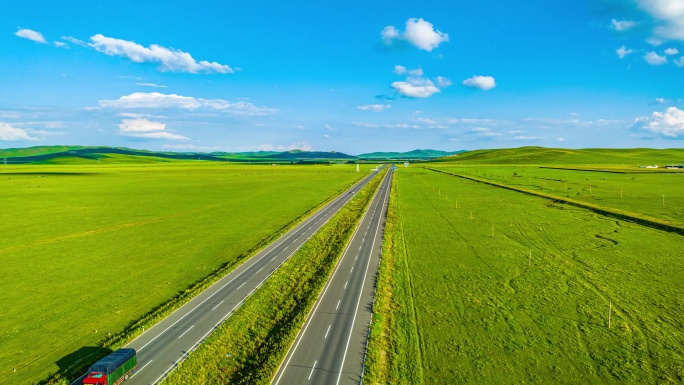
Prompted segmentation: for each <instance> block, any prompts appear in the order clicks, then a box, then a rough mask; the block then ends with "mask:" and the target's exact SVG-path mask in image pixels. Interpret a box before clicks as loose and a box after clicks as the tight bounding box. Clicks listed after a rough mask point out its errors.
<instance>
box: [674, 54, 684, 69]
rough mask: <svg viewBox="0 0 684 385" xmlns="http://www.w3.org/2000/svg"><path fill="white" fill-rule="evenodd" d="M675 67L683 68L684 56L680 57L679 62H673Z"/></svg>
mask: <svg viewBox="0 0 684 385" xmlns="http://www.w3.org/2000/svg"><path fill="white" fill-rule="evenodd" d="M674 63H675V65H676V66H677V67H684V56H682V57H680V58H679V60H675V61H674Z"/></svg>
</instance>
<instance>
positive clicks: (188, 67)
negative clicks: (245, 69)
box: [89, 34, 234, 74]
mask: <svg viewBox="0 0 684 385" xmlns="http://www.w3.org/2000/svg"><path fill="white" fill-rule="evenodd" d="M90 41H91V43H90V44H89V45H90V46H91V47H93V48H95V49H96V50H98V51H100V52H102V53H104V54H107V55H110V56H123V57H126V58H128V59H130V60H132V61H134V62H136V63H144V62H153V63H159V64H160V66H159V69H160V70H161V71H172V72H190V73H200V72H204V73H215V72H216V73H222V74H226V73H233V72H234V71H233V69H232V68H230V67H229V66H227V65H224V64H219V63H217V62H208V61H204V60H203V61H200V62H197V61H195V59H193V57H192V56H191V55H190V54H189V53H187V52H183V51H181V50H177V49H173V48H166V47H162V46H160V45H157V44H152V45H150V46H149V47H143V46H142V45H140V44H137V43H135V42H132V41H128V40H121V39H114V38H111V37H106V36H103V35H101V34H97V35H94V36H91V37H90Z"/></svg>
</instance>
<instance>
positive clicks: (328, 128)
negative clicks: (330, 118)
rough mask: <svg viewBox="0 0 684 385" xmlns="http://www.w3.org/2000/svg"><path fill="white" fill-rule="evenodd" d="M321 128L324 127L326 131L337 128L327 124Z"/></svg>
mask: <svg viewBox="0 0 684 385" xmlns="http://www.w3.org/2000/svg"><path fill="white" fill-rule="evenodd" d="M323 128H325V129H326V130H328V131H337V129H336V128H335V127H333V126H331V125H329V124H326V125H324V126H323Z"/></svg>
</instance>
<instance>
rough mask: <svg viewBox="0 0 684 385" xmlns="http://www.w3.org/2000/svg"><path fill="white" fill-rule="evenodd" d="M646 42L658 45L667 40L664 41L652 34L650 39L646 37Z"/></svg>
mask: <svg viewBox="0 0 684 385" xmlns="http://www.w3.org/2000/svg"><path fill="white" fill-rule="evenodd" d="M646 43H648V44H650V45H652V46H654V47H658V46H660V45H662V44H663V43H665V42H664V41H662V40H660V39H657V38H655V37H653V36H651V37H649V38H648V39H646Z"/></svg>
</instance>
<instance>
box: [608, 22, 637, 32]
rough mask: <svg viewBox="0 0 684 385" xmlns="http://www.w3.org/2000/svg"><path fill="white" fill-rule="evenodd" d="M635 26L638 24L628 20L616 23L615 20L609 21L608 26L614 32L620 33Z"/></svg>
mask: <svg viewBox="0 0 684 385" xmlns="http://www.w3.org/2000/svg"><path fill="white" fill-rule="evenodd" d="M637 24H639V23H637V22H636V21H629V20H623V21H618V20H616V19H613V20H612V21H611V25H610V26H611V28H613V29H614V30H616V31H619V32H622V31H626V30H628V29H630V28H632V27H634V26H635V25H637Z"/></svg>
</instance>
